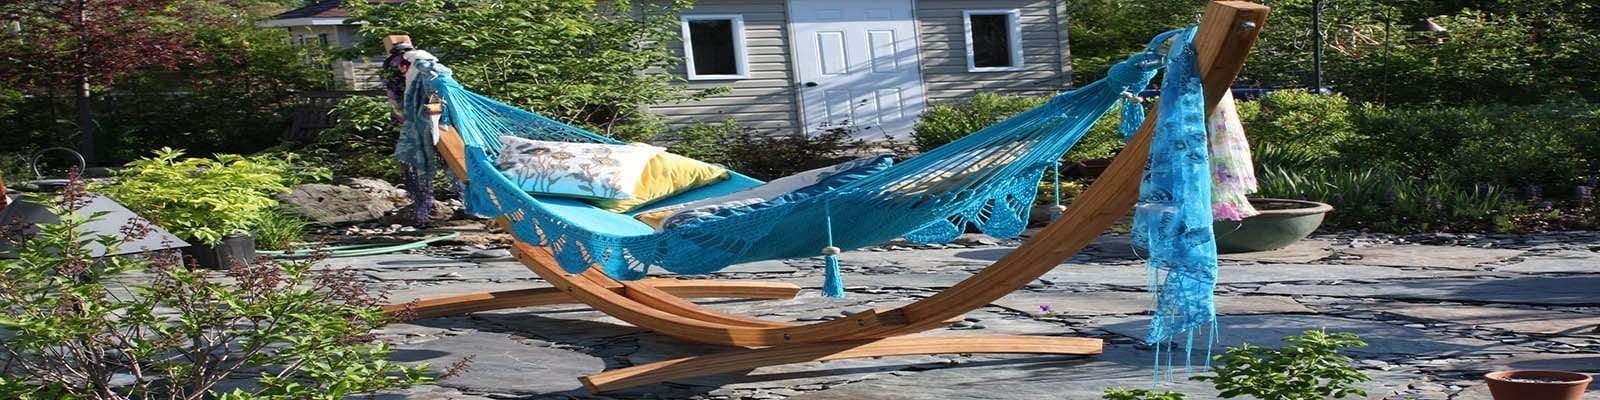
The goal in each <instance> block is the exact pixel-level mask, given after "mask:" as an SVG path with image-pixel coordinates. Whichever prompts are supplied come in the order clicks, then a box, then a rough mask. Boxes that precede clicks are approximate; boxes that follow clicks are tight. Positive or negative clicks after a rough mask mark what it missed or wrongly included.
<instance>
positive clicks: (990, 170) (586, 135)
mask: <svg viewBox="0 0 1600 400" xmlns="http://www.w3.org/2000/svg"><path fill="white" fill-rule="evenodd" d="M1193 34H1194V28H1190V29H1184V30H1177V31H1172V32H1167V33H1165V34H1162V35H1160V36H1158V37H1156V38H1155V39H1154V40H1152V41H1151V43H1150V45H1149V46H1148V47H1147V48H1146V50H1145V51H1143V52H1140V53H1138V54H1135V55H1134V56H1132V57H1130V58H1128V59H1127V60H1126V61H1122V62H1120V63H1118V64H1116V65H1115V66H1113V67H1112V68H1111V69H1110V71H1109V72H1108V74H1107V75H1108V76H1107V77H1106V78H1105V79H1102V80H1100V81H1097V82H1094V83H1091V84H1089V85H1086V86H1083V87H1082V88H1079V89H1077V90H1073V91H1070V92H1066V93H1062V94H1059V95H1057V96H1055V97H1054V98H1052V99H1051V100H1050V101H1048V102H1047V103H1045V104H1044V105H1042V106H1040V107H1038V108H1035V109H1032V110H1029V111H1026V112H1023V113H1021V114H1019V115H1017V116H1015V117H1012V118H1009V119H1006V120H1004V121H1002V122H1000V123H997V124H995V125H994V126H991V127H988V128H985V129H983V130H980V131H978V132H974V133H972V134H970V135H968V136H966V137H964V138H961V139H960V140H956V141H954V142H951V143H949V144H946V145H943V146H940V147H938V148H936V149H933V150H930V151H928V152H925V153H922V154H920V155H918V156H916V157H913V158H910V159H907V160H905V161H903V162H901V163H898V164H895V165H893V166H891V167H889V168H888V169H886V170H884V171H882V172H879V173H876V174H874V175H872V176H870V177H867V178H865V179H861V180H858V181H855V182H853V183H850V184H848V185H845V186H843V187H839V188H836V189H834V190H831V191H828V192H826V193H824V194H821V195H818V196H815V197H811V198H807V199H804V200H799V201H794V202H788V203H783V204H778V205H775V206H771V207H762V208H756V209H750V210H748V212H747V213H745V214H742V215H738V216H736V217H732V218H725V219H719V220H713V221H707V222H703V223H698V224H690V225H684V226H679V227H674V228H671V229H667V230H665V231H659V232H658V231H655V230H654V229H652V228H650V227H648V226H647V225H644V224H643V223H640V222H637V221H635V220H633V219H632V218H631V217H630V216H628V215H625V214H616V213H611V212H607V211H604V210H600V209H597V208H594V207H592V206H590V205H589V204H587V203H584V202H582V201H579V200H574V199H566V198H555V197H542V196H540V197H536V196H531V195H529V194H528V193H526V192H523V191H522V190H520V189H519V188H518V186H517V185H515V184H513V183H512V181H511V180H509V179H507V178H506V177H505V176H503V175H501V173H500V172H499V171H498V170H497V169H496V168H495V167H494V165H493V160H494V159H495V157H496V156H497V154H498V152H499V150H500V149H499V148H498V147H499V143H500V141H499V139H498V138H499V136H501V135H514V136H519V137H524V138H530V139H536V140H545V141H565V142H589V143H611V144H623V143H622V142H619V141H617V140H614V139H611V138H607V137H605V136H601V135H598V134H595V133H592V132H589V131H586V130H583V129H580V128H578V127H574V126H572V125H568V124H564V123H561V122H558V121H555V120H552V119H550V118H547V117H544V116H541V115H539V114H535V113H532V112H528V111H525V110H522V109H520V108H517V107H514V106H511V105H508V104H505V103H502V102H499V101H495V100H493V99H490V98H488V97H484V96H482V95H478V94H476V93H473V92H471V91H469V90H467V89H465V88H464V87H463V86H462V85H461V83H460V82H457V81H456V80H455V79H454V78H453V77H452V75H451V72H450V70H449V69H448V68H446V67H445V66H443V65H441V64H439V63H438V62H437V60H436V59H434V58H433V57H432V56H431V55H428V54H427V53H426V52H421V51H411V52H408V53H407V54H406V56H405V57H406V59H407V61H409V62H410V70H409V71H408V72H407V76H406V77H407V79H406V81H407V82H406V83H405V87H406V90H405V92H404V96H403V104H402V110H403V112H404V116H405V128H404V131H403V133H402V138H401V140H400V143H399V145H398V146H397V150H396V155H397V157H400V159H401V160H402V161H405V162H406V163H407V164H409V166H410V167H411V168H413V173H415V174H418V175H420V176H433V172H434V170H435V169H437V165H438V164H437V161H436V160H435V159H434V158H433V156H432V154H433V152H432V151H431V150H432V149H431V147H432V144H433V143H435V142H436V141H437V140H438V132H437V130H438V129H440V127H441V126H449V127H453V128H454V129H455V130H456V132H458V133H459V134H460V136H461V138H462V140H463V142H464V144H465V147H466V169H467V171H466V173H467V180H466V185H465V188H464V189H465V193H464V197H465V203H466V207H467V211H468V212H470V213H472V214H475V215H478V216H482V217H486V218H495V217H501V216H504V217H507V218H508V219H510V220H511V221H512V224H511V225H512V230H513V231H514V234H515V235H516V237H517V238H519V239H521V240H523V241H526V242H528V243H533V244H537V245H539V246H544V247H547V248H549V249H550V251H551V252H552V253H553V254H554V255H555V257H556V259H557V260H558V262H559V263H560V264H561V267H562V268H563V269H564V270H566V271H567V272H570V273H579V272H582V271H584V270H586V269H589V268H591V267H597V268H600V269H601V270H603V271H604V272H605V273H607V274H609V275H611V276H612V277H615V278H618V279H639V278H643V277H644V276H645V275H646V273H647V271H648V269H649V268H651V267H659V268H663V269H665V270H668V271H671V272H674V273H679V274H704V273H710V272H714V271H717V270H719V269H722V268H724V267H726V266H729V265H733V264H737V263H743V262H750V261H757V260H770V259H786V258H801V257H812V256H817V255H819V253H820V254H822V255H824V256H825V260H826V263H825V265H826V282H825V284H824V293H825V294H827V295H830V296H842V295H843V294H844V285H843V283H842V282H841V279H840V277H839V265H838V260H837V257H836V254H837V253H838V252H839V251H840V249H855V248H860V247H864V246H871V245H876V244H880V243H883V242H886V241H889V240H892V239H895V238H902V237H903V238H906V239H908V240H911V241H915V242H923V243H937V242H946V241H950V240H954V239H955V238H957V237H958V236H960V235H961V234H962V233H963V232H964V231H965V230H966V228H967V227H969V226H975V227H977V228H978V229H980V230H982V231H983V232H984V233H986V234H989V235H991V236H996V237H1002V238H1010V237H1015V236H1017V235H1019V234H1021V233H1022V231H1023V229H1024V228H1025V227H1026V225H1027V220H1028V214H1029V212H1030V208H1031V206H1032V204H1033V202H1034V197H1035V194H1036V191H1037V187H1038V186H1037V185H1038V182H1040V181H1041V179H1043V177H1044V174H1045V171H1046V170H1054V169H1055V168H1056V167H1057V163H1058V162H1059V160H1060V159H1061V158H1062V156H1063V155H1064V154H1065V153H1066V152H1067V151H1068V150H1069V149H1071V148H1072V146H1073V145H1074V144H1076V143H1077V142H1078V140H1079V139H1081V138H1082V137H1083V136H1084V134H1085V133H1086V132H1087V131H1088V129H1089V128H1090V127H1091V126H1092V125H1093V124H1094V123H1095V121H1096V120H1098V119H1100V118H1101V117H1102V116H1103V115H1105V114H1106V113H1107V112H1108V111H1109V110H1110V109H1111V108H1112V107H1114V106H1116V105H1117V104H1118V103H1119V102H1120V103H1121V104H1122V106H1123V108H1122V113H1121V116H1122V122H1121V128H1122V130H1123V131H1124V133H1125V134H1131V133H1132V131H1133V130H1134V129H1137V128H1138V127H1139V126H1141V125H1142V123H1143V120H1144V115H1145V112H1144V109H1143V107H1142V106H1141V104H1140V99H1139V98H1138V97H1136V96H1135V95H1133V93H1139V92H1141V91H1143V90H1144V88H1145V87H1146V86H1147V85H1148V84H1149V82H1150V80H1151V79H1152V78H1153V77H1154V76H1155V75H1156V71H1157V70H1158V69H1161V68H1163V67H1165V68H1166V69H1167V71H1168V72H1167V77H1166V79H1165V81H1166V84H1164V85H1162V86H1163V87H1162V89H1161V98H1162V106H1161V107H1159V109H1160V111H1159V112H1158V113H1157V118H1158V120H1157V131H1156V135H1155V141H1154V143H1153V145H1152V149H1151V153H1152V154H1151V159H1150V164H1149V166H1148V168H1147V171H1146V172H1145V176H1144V178H1143V179H1144V182H1143V185H1142V188H1141V189H1140V201H1139V206H1138V207H1137V211H1136V229H1135V235H1134V238H1135V244H1136V245H1137V246H1141V247H1144V248H1146V249H1148V254H1149V257H1150V264H1149V265H1150V267H1151V268H1152V276H1153V278H1152V290H1153V291H1155V293H1156V297H1157V301H1156V306H1155V307H1156V310H1155V318H1154V319H1153V321H1152V326H1151V330H1150V334H1149V336H1148V338H1147V339H1148V341H1149V342H1151V343H1172V342H1176V340H1175V338H1176V337H1177V335H1178V334H1180V333H1184V332H1187V333H1188V339H1187V340H1188V341H1189V344H1190V345H1192V343H1193V340H1194V338H1193V336H1194V333H1195V332H1196V331H1197V330H1198V329H1197V328H1200V327H1203V326H1206V325H1207V324H1208V323H1209V322H1211V321H1213V320H1214V316H1213V309H1212V302H1211V292H1212V286H1213V284H1214V282H1215V274H1216V251H1215V245H1214V244H1213V243H1212V240H1213V239H1212V234H1211V221H1212V220H1211V218H1212V210H1211V192H1210V188H1211V179H1210V169H1209V164H1208V161H1207V147H1206V145H1207V143H1206V141H1207V137H1206V127H1205V124H1206V121H1205V118H1204V115H1203V114H1204V112H1203V107H1204V98H1203V95H1202V91H1201V86H1200V77H1199V74H1198V72H1197V71H1196V68H1195V54H1194V51H1193V50H1192V49H1191V48H1190V44H1191V43H1190V42H1191V41H1192V37H1193ZM435 102H438V103H442V112H441V113H438V115H430V113H429V112H428V111H427V109H428V107H427V106H428V105H429V104H432V103H435ZM760 184H761V182H760V181H758V180H755V179H751V178H749V177H745V176H743V175H740V174H737V173H732V172H730V177H729V178H728V179H727V180H725V181H722V182H720V183H717V184H714V185H711V186H708V187H704V188H700V189H696V190H694V191H691V192H689V193H686V194H682V195H679V196H676V197H674V198H671V199H668V200H666V201H665V202H664V203H660V204H663V205H670V204H679V203H685V202H689V201H694V200H699V199H705V198H710V197H715V196H720V195H724V194H729V193H734V192H738V191H740V190H743V189H747V188H750V187H754V186H757V185H760ZM1057 197H1058V198H1059V196H1057ZM1186 347H1192V346H1186Z"/></svg>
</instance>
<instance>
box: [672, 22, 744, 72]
mask: <svg viewBox="0 0 1600 400" xmlns="http://www.w3.org/2000/svg"><path fill="white" fill-rule="evenodd" d="M683 57H684V62H685V64H687V67H688V68H687V70H688V72H689V79H690V80H710V79H744V78H748V77H750V66H749V65H748V63H747V62H746V60H745V52H744V17H742V16H738V15H685V16H683Z"/></svg>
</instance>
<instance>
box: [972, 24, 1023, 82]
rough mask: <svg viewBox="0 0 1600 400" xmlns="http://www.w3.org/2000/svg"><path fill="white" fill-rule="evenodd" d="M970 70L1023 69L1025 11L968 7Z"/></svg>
mask: <svg viewBox="0 0 1600 400" xmlns="http://www.w3.org/2000/svg"><path fill="white" fill-rule="evenodd" d="M962 15H963V16H964V17H965V19H966V21H965V24H964V25H965V27H966V31H967V71H970V72H991V71H1021V70H1022V25H1021V19H1022V13H1021V12H1018V11H1017V10H968V11H965V12H963V13H962Z"/></svg>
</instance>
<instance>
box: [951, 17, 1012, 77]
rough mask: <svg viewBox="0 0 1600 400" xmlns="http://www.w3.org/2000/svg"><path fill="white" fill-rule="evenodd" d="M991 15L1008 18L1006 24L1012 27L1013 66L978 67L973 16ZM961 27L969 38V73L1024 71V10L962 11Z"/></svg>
mask: <svg viewBox="0 0 1600 400" xmlns="http://www.w3.org/2000/svg"><path fill="white" fill-rule="evenodd" d="M990 15H1004V16H1006V17H1007V18H1006V22H1007V23H1008V24H1009V25H1010V28H1011V29H1010V30H1011V32H1009V34H1010V39H1011V40H1010V42H1011V43H1010V45H1011V48H1010V49H1009V50H1010V51H1011V66H1006V67H979V66H978V60H977V51H976V50H977V49H976V48H975V47H973V43H972V17H973V16H990ZM961 25H962V30H963V31H965V33H966V37H967V72H1015V71H1022V70H1023V66H1024V65H1025V64H1026V63H1025V62H1024V61H1023V59H1022V56H1023V55H1024V53H1023V51H1022V10H1019V9H1015V8H1012V9H989V10H962V11H961Z"/></svg>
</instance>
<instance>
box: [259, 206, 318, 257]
mask: <svg viewBox="0 0 1600 400" xmlns="http://www.w3.org/2000/svg"><path fill="white" fill-rule="evenodd" d="M310 224H311V223H310V222H309V221H306V219H305V218H302V217H300V216H299V215H297V214H295V213H292V212H289V211H285V210H283V209H281V208H274V209H272V210H269V211H266V212H263V213H262V214H261V217H260V218H259V219H257V220H256V223H255V227H254V228H253V229H251V231H250V235H251V236H253V237H254V238H255V241H256V247H259V248H261V249H263V250H279V251H282V250H290V249H293V248H294V246H295V244H296V243H299V242H300V241H301V240H303V239H305V236H306V228H307V227H309V226H310Z"/></svg>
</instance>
